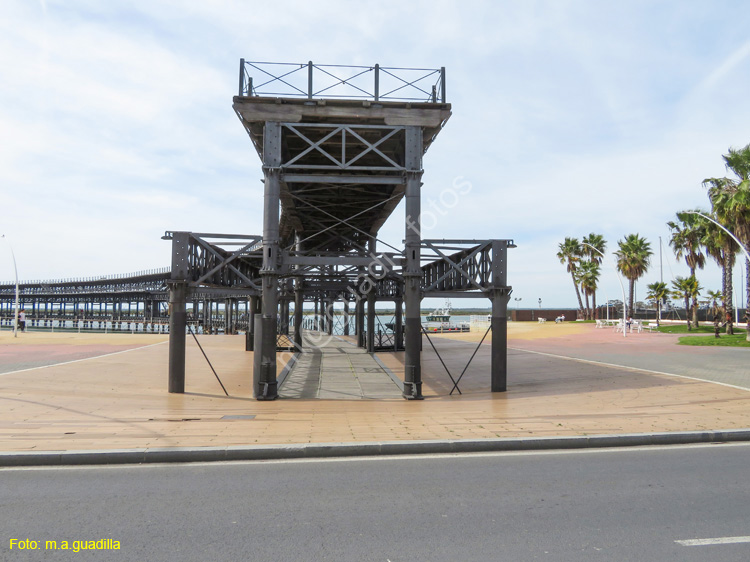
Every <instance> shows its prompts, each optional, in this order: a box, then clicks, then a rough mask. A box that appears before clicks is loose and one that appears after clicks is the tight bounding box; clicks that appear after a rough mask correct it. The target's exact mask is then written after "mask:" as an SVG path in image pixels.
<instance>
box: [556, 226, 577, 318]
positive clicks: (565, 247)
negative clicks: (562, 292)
mask: <svg viewBox="0 0 750 562" xmlns="http://www.w3.org/2000/svg"><path fill="white" fill-rule="evenodd" d="M558 248H559V249H560V251H559V252H557V259H559V260H560V263H563V264H566V265H567V269H568V273H570V276H571V277H572V279H573V286H574V287H575V289H576V297H578V310H580V311H581V312H583V301H581V292H580V291H579V290H578V280H577V279H576V269H577V267H578V264H579V263H580V261H581V244H580V243H579V242H578V238H568V237H566V238H565V240H564V241H563V242H561V243H560V244H558Z"/></svg>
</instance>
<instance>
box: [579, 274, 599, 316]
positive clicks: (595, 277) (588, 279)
mask: <svg viewBox="0 0 750 562" xmlns="http://www.w3.org/2000/svg"><path fill="white" fill-rule="evenodd" d="M600 274H601V271H600V266H599V264H598V263H597V262H595V261H582V262H581V263H580V265H579V267H578V271H577V275H576V277H577V279H578V282H579V283H580V284H581V289H582V290H583V294H584V296H585V297H586V318H588V319H589V320H591V319H592V318H593V316H594V315H593V312H592V310H591V308H589V295H595V294H596V289H597V288H598V283H599V275H600ZM593 302H594V308H596V300H594V301H593Z"/></svg>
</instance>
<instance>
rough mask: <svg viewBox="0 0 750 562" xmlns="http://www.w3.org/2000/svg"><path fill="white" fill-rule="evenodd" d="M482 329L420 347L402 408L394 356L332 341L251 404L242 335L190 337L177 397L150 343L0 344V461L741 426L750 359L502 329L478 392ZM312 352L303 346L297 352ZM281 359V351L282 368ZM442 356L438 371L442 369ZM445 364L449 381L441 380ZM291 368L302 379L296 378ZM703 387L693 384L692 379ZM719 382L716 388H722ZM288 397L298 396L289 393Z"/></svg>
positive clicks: (163, 348) (573, 332)
mask: <svg viewBox="0 0 750 562" xmlns="http://www.w3.org/2000/svg"><path fill="white" fill-rule="evenodd" d="M481 336H482V333H469V334H454V335H451V336H447V335H446V336H431V337H432V341H433V343H434V344H435V347H436V348H437V351H438V353H439V354H440V357H438V355H437V354H436V353H435V352H434V351H433V349H432V347H431V346H430V345H429V344H428V342H427V341H425V342H424V346H423V379H424V388H423V392H424V395H425V400H423V401H406V400H403V399H402V398H400V389H399V388H398V385H397V384H396V382H394V381H393V378H391V377H392V376H393V377H395V378H396V379H402V377H403V353H378V354H377V359H375V358H372V357H370V356H369V355H367V354H365V353H362V352H361V350H358V349H357V348H356V347H354V346H352V345H351V344H349V343H348V342H346V341H345V339H344V338H334V339H332V340H331V341H330V342H327V343H326V342H325V341H317V342H316V343H315V345H308V346H307V350H308V351H306V353H304V354H302V357H301V358H300V363H299V369H300V370H299V371H297V373H296V374H295V372H294V370H292V373H291V374H290V375H289V377H288V380H287V381H286V383H285V384H284V385H282V387H281V396H282V398H280V399H279V400H276V401H272V402H259V401H256V400H254V399H253V398H252V396H251V379H252V375H251V373H252V353H251V352H246V351H244V336H243V335H240V336H208V335H206V336H199V338H200V342H201V345H202V346H203V347H204V349H205V351H206V354H207V355H208V357H209V359H210V360H211V363H212V365H213V367H214V368H215V370H216V372H217V374H218V375H219V377H220V378H221V381H222V383H223V384H224V386H225V387H226V389H227V391H228V393H229V396H228V397H227V396H225V395H224V393H223V391H222V389H221V386H220V385H219V383H218V381H217V380H216V378H215V376H214V374H213V372H212V371H211V368H210V367H209V365H208V364H207V362H206V360H205V359H204V357H203V355H202V354H201V352H200V350H199V348H198V346H197V345H195V342H194V341H193V340H192V338H190V339H189V340H188V346H187V374H186V393H185V394H182V395H180V394H169V393H168V392H167V365H168V344H167V337H166V336H163V335H138V334H72V333H59V334H58V333H55V334H50V333H41V332H29V333H24V334H19V337H18V338H13V336H12V333H10V332H7V331H5V332H2V333H0V372H2V374H0V403H2V416H1V417H0V451H4V452H10V451H68V450H93V451H96V450H112V449H133V448H164V447H166V448H173V447H219V446H221V447H227V446H254V445H269V444H277V445H284V444H306V443H361V442H377V441H410V440H411V441H414V440H420V441H421V440H460V439H496V438H506V437H545V436H581V435H602V434H629V433H648V432H681V431H704V430H732V429H743V428H750V391H749V390H747V389H748V388H750V373H749V372H748V369H747V367H746V366H747V364H748V361H747V359H748V358H749V357H750V350H748V349H743V348H709V347H706V348H696V347H686V346H677V345H676V339H677V336H673V335H668V334H656V333H653V334H648V333H642V334H632V335H631V334H629V335H628V337H627V338H623V337H622V335H621V334H614V333H613V332H612V331H611V330H597V329H595V328H594V326H593V325H592V324H575V323H569V324H565V325H555V324H552V323H549V324H548V325H532V324H531V323H528V324H526V323H511V324H510V325H509V348H510V349H509V356H508V392H506V393H491V392H490V391H489V385H490V379H489V365H490V353H489V352H490V347H489V345H487V341H485V343H483V344H482V345H481V346H479V349H478V350H477V352H476V356H475V357H474V359H473V361H472V363H471V365H470V366H469V367H468V368H467V369H466V372H465V374H464V376H463V378H462V379H461V381H460V383H459V385H458V388H459V390H460V391H461V394H459V393H458V392H454V393H453V395H450V391H451V389H452V388H453V382H452V380H451V376H452V377H453V378H454V379H457V378H458V376H459V375H460V373H461V371H462V370H463V369H464V367H465V366H466V363H467V361H468V359H469V357H470V356H471V355H472V353H474V351H475V350H476V349H477V343H478V341H479V339H480V338H481ZM308 343H309V342H308ZM290 357H291V354H288V353H285V354H280V355H279V359H280V360H279V371H280V372H281V370H282V369H283V366H284V364H285V362H286V361H288V360H289V358H290ZM441 359H442V361H441ZM443 363H444V364H445V366H446V367H447V369H448V370H449V371H450V372H451V375H450V376H449V374H448V373H447V372H446V370H445V368H444V366H443ZM303 373H305V374H304V375H303ZM699 379H702V380H699ZM719 383H720V384H719ZM294 396H297V397H294Z"/></svg>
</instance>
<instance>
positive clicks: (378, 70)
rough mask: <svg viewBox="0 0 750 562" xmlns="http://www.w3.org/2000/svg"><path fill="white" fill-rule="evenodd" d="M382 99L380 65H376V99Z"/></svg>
mask: <svg viewBox="0 0 750 562" xmlns="http://www.w3.org/2000/svg"><path fill="white" fill-rule="evenodd" d="M379 99H380V65H379V64H376V65H375V101H378V100H379Z"/></svg>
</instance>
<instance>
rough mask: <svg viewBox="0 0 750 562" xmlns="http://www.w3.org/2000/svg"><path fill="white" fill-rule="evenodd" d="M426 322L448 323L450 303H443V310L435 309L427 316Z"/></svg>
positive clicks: (449, 319)
mask: <svg viewBox="0 0 750 562" xmlns="http://www.w3.org/2000/svg"><path fill="white" fill-rule="evenodd" d="M426 320H427V322H450V321H451V301H445V306H444V307H443V308H436V309H435V310H434V311H433V312H432V314H428V315H427V318H426Z"/></svg>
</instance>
